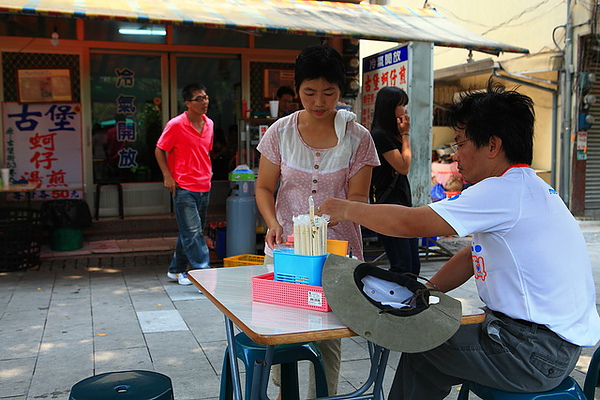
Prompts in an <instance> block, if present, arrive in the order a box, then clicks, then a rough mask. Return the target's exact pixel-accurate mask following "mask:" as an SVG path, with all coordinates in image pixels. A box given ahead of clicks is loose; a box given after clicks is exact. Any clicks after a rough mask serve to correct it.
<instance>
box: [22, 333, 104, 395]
mask: <svg viewBox="0 0 600 400" xmlns="http://www.w3.org/2000/svg"><path fill="white" fill-rule="evenodd" d="M93 359H94V349H93V342H92V340H89V339H88V340H78V341H74V340H59V341H48V342H43V343H42V346H41V350H40V355H39V357H38V361H37V365H36V368H35V372H34V374H33V377H32V380H31V387H30V390H29V394H28V396H29V398H31V399H36V398H37V399H44V398H48V399H52V398H61V399H66V398H68V394H69V392H70V390H71V387H72V386H73V385H74V384H75V383H77V382H79V381H80V380H82V379H84V378H86V377H88V376H92V375H93V371H94V369H93V366H94V361H93Z"/></svg>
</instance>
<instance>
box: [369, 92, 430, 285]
mask: <svg viewBox="0 0 600 400" xmlns="http://www.w3.org/2000/svg"><path fill="white" fill-rule="evenodd" d="M407 104H408V95H407V94H406V92H405V91H404V90H402V89H400V88H397V87H394V86H388V87H384V88H383V89H381V90H380V91H379V92H378V93H377V98H376V99H375V109H374V111H373V123H372V124H371V135H372V136H373V141H374V142H375V146H376V147H377V154H378V155H379V159H380V160H381V166H379V167H377V168H374V169H373V178H372V182H371V202H372V203H380V204H381V203H382V204H401V205H403V206H408V207H412V199H411V194H410V184H409V182H408V177H407V176H406V175H407V174H408V171H409V170H410V162H411V151H410V134H409V130H410V118H409V116H408V115H406V109H405V108H404V107H406V105H407ZM377 236H378V237H379V241H380V242H381V244H383V247H384V249H385V252H386V253H387V257H388V260H389V261H390V271H394V272H399V273H403V272H412V273H413V274H416V275H418V274H419V272H420V270H421V260H420V259H419V241H418V239H417V238H398V237H391V236H385V235H381V234H377Z"/></svg>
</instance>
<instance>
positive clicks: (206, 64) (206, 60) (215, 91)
mask: <svg viewBox="0 0 600 400" xmlns="http://www.w3.org/2000/svg"><path fill="white" fill-rule="evenodd" d="M217 57H218V56H207V57H178V58H177V95H178V97H177V104H178V110H179V112H183V111H184V110H185V104H184V102H183V99H182V98H181V90H182V89H183V87H184V86H185V85H187V84H189V83H201V84H203V85H204V86H206V91H207V93H208V95H209V96H210V104H209V108H208V113H207V115H208V116H209V118H210V119H212V120H213V121H214V123H215V139H214V145H213V148H214V149H213V152H212V161H213V180H227V174H228V173H229V172H230V171H231V170H233V169H234V168H235V155H236V152H237V151H238V126H237V121H238V118H239V116H240V114H241V94H240V92H241V77H240V75H241V72H240V71H241V66H240V60H239V59H238V58H237V57H236V58H233V57H231V58H223V57H219V58H217Z"/></svg>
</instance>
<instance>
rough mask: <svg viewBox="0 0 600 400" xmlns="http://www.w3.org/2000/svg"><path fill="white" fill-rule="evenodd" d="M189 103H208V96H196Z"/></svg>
mask: <svg viewBox="0 0 600 400" xmlns="http://www.w3.org/2000/svg"><path fill="white" fill-rule="evenodd" d="M189 101H208V95H206V96H202V95H200V96H196V97H194V98H193V99H191V100H189Z"/></svg>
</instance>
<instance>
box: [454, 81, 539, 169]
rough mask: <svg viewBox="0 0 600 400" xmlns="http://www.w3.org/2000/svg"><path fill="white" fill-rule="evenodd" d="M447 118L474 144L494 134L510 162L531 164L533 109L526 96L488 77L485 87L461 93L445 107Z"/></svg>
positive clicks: (480, 144)
mask: <svg viewBox="0 0 600 400" xmlns="http://www.w3.org/2000/svg"><path fill="white" fill-rule="evenodd" d="M448 119H449V121H450V124H451V126H452V127H454V128H459V129H465V136H466V137H467V138H468V139H470V140H471V141H473V143H474V144H475V145H476V146H477V147H481V146H485V145H487V144H488V143H489V141H490V138H491V137H492V136H497V137H498V138H500V139H501V140H502V148H503V149H504V153H505V154H506V157H507V158H508V160H509V161H510V162H512V163H514V164H521V163H522V164H528V165H530V164H531V161H532V159H533V130H534V123H535V112H534V110H533V100H531V98H530V97H528V96H526V95H524V94H521V93H518V92H517V91H516V90H514V89H513V90H505V88H504V86H503V85H501V84H499V83H496V82H493V81H492V80H491V79H490V80H489V81H488V86H487V89H486V90H484V91H470V92H469V93H467V94H465V95H463V96H461V98H460V100H459V101H457V102H455V103H454V104H453V105H452V106H451V107H450V109H449V110H448Z"/></svg>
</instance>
